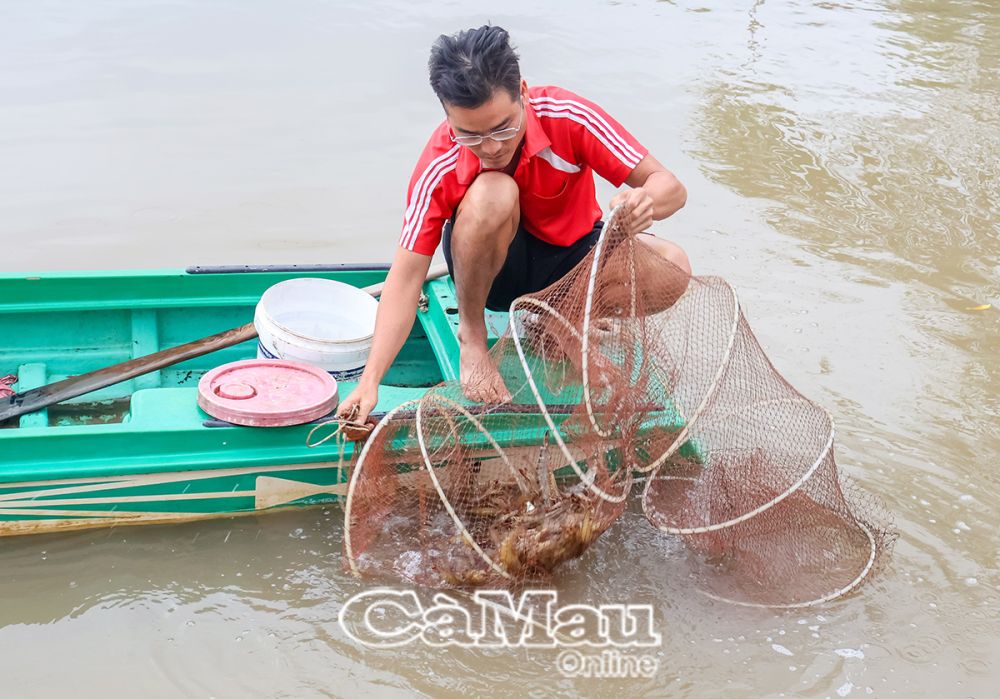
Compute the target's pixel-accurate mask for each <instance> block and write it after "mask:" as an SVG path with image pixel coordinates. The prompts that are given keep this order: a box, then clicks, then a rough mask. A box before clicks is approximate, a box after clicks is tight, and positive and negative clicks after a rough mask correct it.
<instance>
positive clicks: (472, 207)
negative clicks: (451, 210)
mask: <svg viewBox="0 0 1000 699" xmlns="http://www.w3.org/2000/svg"><path fill="white" fill-rule="evenodd" d="M519 212H520V202H519V200H518V191H517V183H516V182H514V178H512V177H510V176H509V175H505V174H503V173H502V172H484V173H482V174H481V175H479V176H478V177H477V178H476V179H475V181H474V182H473V183H472V185H471V186H470V187H469V189H468V190H467V191H466V193H465V196H464V197H463V198H462V201H461V203H460V204H459V205H458V211H457V213H456V216H455V224H456V226H460V227H461V228H465V227H466V226H470V227H471V228H472V230H474V231H482V232H483V233H486V232H489V230H490V229H494V228H496V227H497V226H500V225H503V224H509V223H510V222H511V221H513V222H514V224H515V225H514V228H516V227H517V225H516V224H517V218H518V214H519Z"/></svg>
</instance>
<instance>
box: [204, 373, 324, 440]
mask: <svg viewBox="0 0 1000 699" xmlns="http://www.w3.org/2000/svg"><path fill="white" fill-rule="evenodd" d="M337 402H338V396H337V382H336V381H335V380H334V378H333V377H332V376H330V375H329V374H328V373H326V372H325V371H323V370H322V369H320V368H319V367H315V366H312V365H311V364H305V363H303V362H292V361H288V360H285V359H244V360H242V361H239V362H231V363H229V364H223V365H222V366H220V367H216V368H214V369H212V370H211V371H209V372H207V373H206V374H205V375H204V376H202V377H201V381H199V382H198V405H200V406H201V409H202V410H204V411H205V412H206V413H208V414H209V415H211V416H212V417H216V418H218V419H220V420H225V421H226V422H232V423H234V424H236V425H246V426H249V427H284V426H286V425H301V424H302V423H305V422H309V421H311V420H315V419H316V418H320V417H323V416H324V415H326V414H328V413H330V412H331V411H332V410H333V409H334V408H336V407H337Z"/></svg>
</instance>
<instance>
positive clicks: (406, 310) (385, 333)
mask: <svg viewBox="0 0 1000 699" xmlns="http://www.w3.org/2000/svg"><path fill="white" fill-rule="evenodd" d="M430 266H431V258H430V257H429V256H428V255H421V254H420V253H416V252H412V251H410V250H407V249H405V248H402V247H401V248H398V249H397V250H396V257H395V259H394V260H393V261H392V266H391V267H390V268H389V274H388V275H387V276H386V278H385V286H384V287H383V288H382V296H381V299H380V300H379V304H378V314H377V315H376V316H375V335H374V337H373V339H372V349H371V353H370V354H369V355H368V362H367V363H366V364H365V370H364V372H363V373H362V374H361V380H360V381H358V385H357V388H355V389H354V390H353V391H351V394H350V395H349V396H347V398H345V399H344V400H343V401H341V403H340V406H339V407H338V408H337V415H340V416H348V415H350V413H351V411H352V410H353V409H354V407H355V406H358V411H359V412H358V415H357V417H356V419H357V420H360V421H364V420H365V419H366V418H367V417H368V413H370V412H371V411H372V409H374V407H375V404H376V403H378V387H379V384H380V383H382V379H383V378H385V375H386V373H387V372H388V371H389V367H390V366H392V362H393V361H394V360H395V359H396V355H397V354H399V350H400V349H401V348H402V347H403V343H404V342H406V338H407V337H408V336H409V334H410V329H411V328H413V320H414V319H415V318H416V316H417V302H418V301H419V300H420V289H421V288H422V287H423V284H424V279H425V278H426V276H427V270H428V269H429V268H430Z"/></svg>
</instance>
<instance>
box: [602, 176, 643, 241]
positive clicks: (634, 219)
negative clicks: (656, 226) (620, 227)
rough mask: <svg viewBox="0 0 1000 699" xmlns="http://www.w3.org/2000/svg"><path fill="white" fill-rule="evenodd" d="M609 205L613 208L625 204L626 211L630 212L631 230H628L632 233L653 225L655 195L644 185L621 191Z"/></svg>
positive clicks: (640, 231)
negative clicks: (643, 186)
mask: <svg viewBox="0 0 1000 699" xmlns="http://www.w3.org/2000/svg"><path fill="white" fill-rule="evenodd" d="M609 206H610V207H611V208H612V209H614V208H615V207H616V206H624V207H625V210H626V212H629V213H630V215H629V222H630V223H631V230H629V231H628V232H629V233H631V234H632V235H635V234H636V233H642V232H643V231H644V230H646V229H647V228H649V227H650V226H652V225H653V197H651V196H650V195H649V192H647V191H646V190H645V189H643V188H642V187H636V188H635V189H627V190H625V191H624V192H619V193H618V194H616V195H615V197H614V198H613V199H612V200H611V204H610V205H609Z"/></svg>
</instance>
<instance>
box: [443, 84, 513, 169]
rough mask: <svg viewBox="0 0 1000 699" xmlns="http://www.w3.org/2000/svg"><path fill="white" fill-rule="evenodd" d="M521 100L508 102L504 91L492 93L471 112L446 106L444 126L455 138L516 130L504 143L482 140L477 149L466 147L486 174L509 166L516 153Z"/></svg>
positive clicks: (449, 105)
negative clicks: (487, 170)
mask: <svg viewBox="0 0 1000 699" xmlns="http://www.w3.org/2000/svg"><path fill="white" fill-rule="evenodd" d="M523 109H524V108H523V107H522V100H521V99H511V96H510V93H508V92H507V91H506V90H502V89H500V90H495V91H494V92H493V97H492V98H491V99H490V100H489V101H488V102H486V103H484V104H481V105H480V106H478V107H475V108H473V109H465V108H463V107H457V106H455V105H451V104H446V105H445V113H446V114H447V115H448V123H449V124H450V125H451V130H452V131H453V132H454V133H455V136H458V137H462V136H484V137H485V136H487V135H488V134H491V133H494V132H496V131H500V130H502V129H513V128H516V127H519V128H518V130H517V135H516V136H515V137H514V138H511V139H510V140H507V141H500V142H498V141H494V140H493V139H492V138H483V142H482V143H480V144H479V145H478V146H467V147H468V148H469V149H470V150H472V152H473V153H475V154H476V155H477V156H479V159H480V160H481V161H482V163H483V167H484V168H487V169H490V170H500V169H503V168H505V167H507V165H509V164H510V161H511V158H513V157H514V153H516V152H517V148H518V146H519V145H520V144H521V141H522V139H523V138H524V130H525V118H524V114H523Z"/></svg>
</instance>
